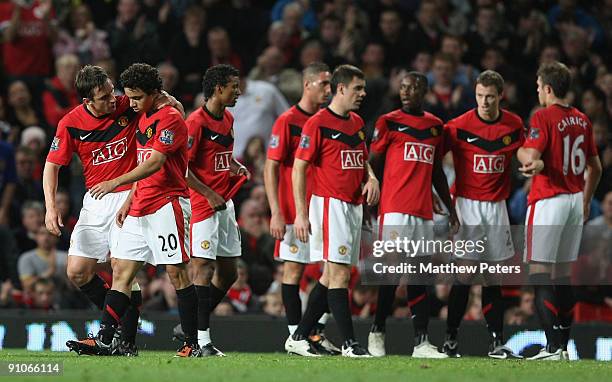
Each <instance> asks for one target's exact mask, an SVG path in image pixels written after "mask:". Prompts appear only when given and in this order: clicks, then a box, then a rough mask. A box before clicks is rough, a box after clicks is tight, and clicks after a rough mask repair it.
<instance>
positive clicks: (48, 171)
mask: <svg viewBox="0 0 612 382" xmlns="http://www.w3.org/2000/svg"><path fill="white" fill-rule="evenodd" d="M75 85H76V88H77V91H78V93H79V95H80V97H81V98H82V105H80V106H77V107H75V108H74V109H73V110H71V111H70V112H69V113H68V114H66V115H65V116H64V117H63V118H62V119H61V120H60V122H59V124H58V127H57V130H56V133H55V137H54V138H53V143H52V144H51V148H50V149H49V154H48V155H47V161H46V163H45V168H44V171H43V189H44V193H45V202H46V207H47V208H46V209H47V212H46V215H45V223H46V226H47V229H48V230H49V232H51V233H52V234H54V235H57V236H59V235H60V234H61V232H60V227H63V221H62V218H61V216H60V214H59V213H58V211H57V208H56V201H55V199H56V193H57V182H58V174H59V170H60V167H61V166H67V165H68V164H69V163H70V161H71V159H72V155H73V153H76V154H77V155H78V157H79V159H80V160H81V163H82V164H83V168H84V169H83V172H84V176H85V185H86V187H87V188H91V187H92V186H94V185H95V184H96V183H98V182H100V181H104V180H109V179H113V178H115V177H117V176H119V175H121V174H124V173H127V172H129V171H131V170H132V169H133V168H134V167H136V141H135V136H136V135H135V133H136V129H137V120H138V118H137V115H136V113H135V112H134V110H132V108H130V105H129V99H128V98H127V97H125V96H121V97H115V95H114V94H113V91H114V87H113V83H112V82H111V80H110V79H109V77H108V75H107V74H106V72H105V71H104V69H102V68H101V67H99V66H92V65H87V66H84V67H83V68H82V69H81V70H80V71H79V72H78V73H77V76H76V80H75ZM173 102H175V101H173ZM130 188H131V185H130V184H126V185H125V186H122V187H118V188H117V189H116V190H115V191H114V192H113V193H112V194H109V195H108V196H107V197H106V198H104V199H103V200H96V199H94V198H93V197H91V195H90V194H89V193H87V194H85V196H84V198H83V207H82V209H81V213H80V215H79V220H78V221H77V224H76V226H75V227H74V231H73V232H72V235H71V238H70V239H71V240H70V242H71V243H70V248H69V250H68V255H69V256H68V264H67V269H66V273H67V275H68V278H69V279H70V280H71V281H72V282H73V283H74V284H75V285H76V286H77V287H78V288H79V289H80V290H81V292H83V294H85V295H86V296H87V297H88V298H89V300H90V301H91V302H92V303H93V304H94V305H96V306H97V307H98V308H99V309H103V308H104V298H105V296H106V292H107V290H108V288H109V286H108V285H107V284H106V282H104V280H103V279H102V278H100V277H99V276H97V275H96V268H97V264H98V263H105V262H106V261H107V256H108V253H109V251H110V249H111V248H112V246H113V243H114V241H115V240H116V236H117V233H118V229H117V226H116V225H115V223H114V222H115V213H116V212H117V211H118V210H119V208H120V207H121V205H122V204H123V203H124V201H125V199H126V198H127V197H128V194H129V190H130ZM132 289H133V290H132V292H131V300H130V301H131V305H130V307H129V308H128V310H127V312H126V315H125V316H124V317H123V325H122V330H121V332H122V335H121V342H120V344H119V346H118V347H116V348H115V349H114V351H115V352H116V353H121V354H126V355H137V354H138V349H137V348H136V344H135V341H136V330H137V325H138V317H139V309H140V305H141V304H142V295H141V292H140V288H139V287H138V284H137V283H134V285H133V288H132Z"/></svg>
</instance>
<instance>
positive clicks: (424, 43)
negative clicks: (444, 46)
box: [408, 0, 443, 54]
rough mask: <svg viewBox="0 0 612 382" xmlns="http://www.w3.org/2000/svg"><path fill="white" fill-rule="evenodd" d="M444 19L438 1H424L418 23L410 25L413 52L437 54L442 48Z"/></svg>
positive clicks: (419, 11)
mask: <svg viewBox="0 0 612 382" xmlns="http://www.w3.org/2000/svg"><path fill="white" fill-rule="evenodd" d="M442 26H443V23H442V19H441V17H440V11H439V8H438V5H437V3H436V1H434V0H423V1H421V4H420V5H419V9H418V10H417V13H416V22H414V23H412V24H410V26H409V28H408V30H409V33H410V36H411V41H413V43H412V44H411V45H412V47H411V52H413V54H414V53H416V52H421V51H429V52H435V51H437V50H438V48H439V47H440V37H441V35H442Z"/></svg>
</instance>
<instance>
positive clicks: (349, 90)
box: [343, 77, 366, 110]
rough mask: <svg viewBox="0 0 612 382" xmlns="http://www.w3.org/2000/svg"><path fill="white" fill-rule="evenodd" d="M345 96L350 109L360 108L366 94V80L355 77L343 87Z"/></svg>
mask: <svg viewBox="0 0 612 382" xmlns="http://www.w3.org/2000/svg"><path fill="white" fill-rule="evenodd" d="M343 88H344V89H343V93H344V94H343V96H344V99H345V100H346V105H347V108H348V110H359V107H360V106H361V102H362V101H363V99H364V98H365V96H366V92H365V80H362V79H361V78H357V77H353V80H352V81H351V82H350V83H349V84H348V86H344V87H343Z"/></svg>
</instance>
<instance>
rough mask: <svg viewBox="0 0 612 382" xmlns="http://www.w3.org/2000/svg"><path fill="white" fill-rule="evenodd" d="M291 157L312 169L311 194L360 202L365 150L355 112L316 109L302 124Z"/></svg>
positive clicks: (359, 121) (355, 202)
mask: <svg viewBox="0 0 612 382" xmlns="http://www.w3.org/2000/svg"><path fill="white" fill-rule="evenodd" d="M295 157H296V158H298V159H302V160H305V161H307V162H309V163H310V165H311V167H312V169H313V170H312V172H311V174H312V175H311V177H312V180H313V186H312V193H313V195H317V196H322V197H331V198H335V199H339V200H343V201H345V202H347V203H352V204H361V203H362V201H363V197H362V195H361V184H362V183H363V180H364V177H365V171H366V167H365V166H366V158H367V157H368V150H367V147H366V143H365V131H364V123H363V120H362V119H361V117H359V116H358V115H357V114H355V113H353V112H350V113H349V114H348V115H347V116H346V117H344V116H340V115H338V114H336V113H334V112H333V111H331V110H330V109H329V108H325V109H322V110H320V111H319V112H317V113H316V114H315V115H313V116H312V117H311V118H310V119H308V121H307V122H306V124H305V125H304V129H303V130H302V136H301V138H300V144H299V147H298V150H297V152H296V155H295Z"/></svg>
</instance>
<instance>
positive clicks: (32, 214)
mask: <svg viewBox="0 0 612 382" xmlns="http://www.w3.org/2000/svg"><path fill="white" fill-rule="evenodd" d="M44 222H45V208H44V206H43V204H42V203H41V202H35V201H27V202H25V203H24V204H23V207H21V226H20V227H18V228H17V229H16V230H15V233H14V234H15V241H16V243H17V251H18V252H19V253H24V252H27V251H29V250H32V249H34V248H36V236H37V234H38V231H39V228H40V227H41V226H43V224H44Z"/></svg>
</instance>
